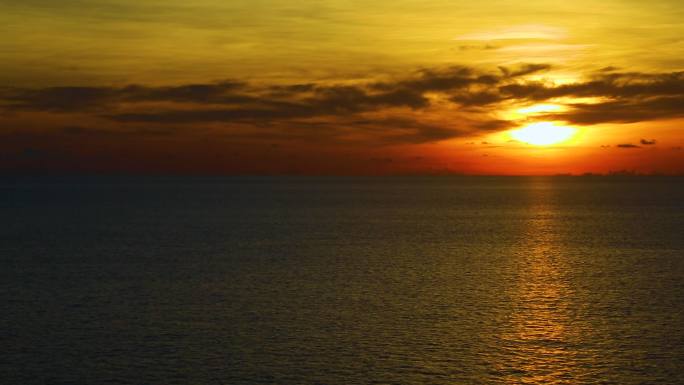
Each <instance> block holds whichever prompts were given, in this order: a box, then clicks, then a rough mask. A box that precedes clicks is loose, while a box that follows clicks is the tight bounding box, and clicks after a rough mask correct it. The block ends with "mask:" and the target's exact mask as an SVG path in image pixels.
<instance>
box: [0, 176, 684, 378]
mask: <svg viewBox="0 0 684 385" xmlns="http://www.w3.org/2000/svg"><path fill="white" fill-rule="evenodd" d="M0 216H1V218H2V220H1V221H0V268H1V269H0V382H1V383H2V384H17V385H23V384H110V383H111V384H117V383H121V384H159V385H166V384H371V383H373V384H619V385H630V384H684V179H682V178H679V179H678V178H666V177H649V178H646V177H626V178H569V177H557V178H541V177H540V178H505V177H503V178H502V177H498V178H497V177H434V178H418V177H405V178H404V177H401V178H399V177H396V178H375V179H374V178H90V179H88V178H61V179H60V178H20V179H17V178H15V179H7V178H5V179H0Z"/></svg>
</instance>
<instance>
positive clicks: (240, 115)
mask: <svg viewBox="0 0 684 385" xmlns="http://www.w3.org/2000/svg"><path fill="white" fill-rule="evenodd" d="M550 68H551V67H550V66H549V65H548V64H524V65H520V66H517V67H499V68H498V69H497V70H492V71H483V70H479V69H476V68H472V67H464V66H453V67H447V68H425V69H421V70H419V71H416V72H414V73H410V74H407V75H406V76H404V77H398V78H390V79H383V80H374V81H373V80H371V81H367V82H364V83H360V82H357V83H349V84H329V83H320V82H310V83H301V84H257V83H247V82H242V81H236V80H226V81H222V82H215V83H205V84H185V85H176V86H165V87H159V86H145V85H129V86H125V87H78V86H74V87H50V88H43V89H25V88H4V89H1V90H0V106H2V109H4V110H5V111H6V112H7V111H9V112H11V111H14V112H22V111H24V112H27V111H29V112H30V111H39V112H49V113H68V114H85V115H88V116H91V117H93V118H96V119H105V120H106V121H108V122H110V123H116V124H121V125H126V124H138V125H140V124H154V125H192V124H206V123H219V124H242V125H252V126H264V125H274V124H277V125H278V129H281V130H283V132H282V134H283V135H287V131H288V128H287V124H288V122H289V124H290V125H291V126H292V127H294V126H297V125H300V126H301V125H306V124H313V123H312V122H311V121H310V120H312V119H314V120H318V122H317V124H318V126H319V127H320V128H321V129H332V130H344V131H346V132H350V131H353V132H356V133H357V134H365V133H370V134H374V135H376V136H375V137H376V138H379V137H382V138H384V139H387V140H389V141H398V142H402V141H403V142H408V143H416V142H430V141H438V140H444V139H449V138H452V137H457V136H463V135H471V134H474V133H478V132H485V131H497V130H504V129H508V128H511V127H513V126H515V125H516V124H518V123H516V122H515V121H506V120H501V119H499V118H497V117H496V114H497V113H498V112H501V111H502V110H504V109H506V108H511V106H517V105H520V106H522V105H531V104H535V103H539V102H549V101H552V102H556V103H562V104H564V105H565V106H566V107H568V108H567V110H563V111H561V112H553V113H546V114H538V115H535V116H533V117H531V118H532V119H537V120H554V121H565V122H568V123H570V124H579V125H590V124H600V123H609V122H617V123H625V122H638V121H647V120H655V119H666V118H675V117H681V116H684V107H683V106H684V72H673V73H656V74H649V73H638V72H614V71H615V70H614V69H612V68H608V69H602V70H600V71H597V72H595V73H592V74H590V75H589V76H587V78H586V80H583V81H579V82H575V83H568V84H554V83H553V82H551V81H540V80H530V79H529V75H544V72H545V71H547V70H549V69H550ZM537 78H538V77H537ZM581 98H592V99H593V100H592V101H586V102H584V101H582V100H583V99H581ZM446 114H448V115H449V122H450V123H449V124H443V123H442V124H440V123H439V122H437V121H435V119H432V120H429V119H426V118H425V116H433V117H434V116H440V115H441V116H444V115H446ZM383 131H384V132H383ZM71 134H74V132H72V133H71ZM641 144H642V145H651V144H655V141H652V142H651V141H648V140H646V139H643V140H642V141H641ZM619 147H623V148H626V147H629V146H628V145H619Z"/></svg>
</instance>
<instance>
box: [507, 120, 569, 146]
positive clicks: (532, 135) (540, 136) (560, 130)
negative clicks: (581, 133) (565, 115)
mask: <svg viewBox="0 0 684 385" xmlns="http://www.w3.org/2000/svg"><path fill="white" fill-rule="evenodd" d="M576 131H577V130H576V129H574V128H572V127H567V126H556V125H555V124H553V123H551V122H541V123H533V124H529V125H527V126H525V127H523V128H521V129H518V130H514V131H511V132H510V135H511V136H512V137H513V138H514V139H516V140H519V141H521V142H525V143H529V144H534V145H537V146H546V145H550V144H556V143H560V142H563V141H565V140H568V139H570V138H571V137H572V136H573V135H574V134H575V132H576Z"/></svg>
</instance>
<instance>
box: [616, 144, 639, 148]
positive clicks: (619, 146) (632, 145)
mask: <svg viewBox="0 0 684 385" xmlns="http://www.w3.org/2000/svg"><path fill="white" fill-rule="evenodd" d="M616 147H618V148H639V146H637V145H636V144H632V143H620V144H618V145H617V146H616Z"/></svg>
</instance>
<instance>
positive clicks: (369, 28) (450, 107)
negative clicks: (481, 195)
mask: <svg viewBox="0 0 684 385" xmlns="http://www.w3.org/2000/svg"><path fill="white" fill-rule="evenodd" d="M682 20H684V3H682V2H681V1H679V0H667V1H665V0H662V1H648V2H644V1H636V0H622V1H601V2H596V1H585V0H576V1H526V2H519V1H491V0H485V1H453V0H452V1H417V0H410V1H408V0H403V1H402V0H394V1H360V0H344V1H343V0H337V1H296V0H290V1H276V0H262V1H259V0H252V1H235V0H234V1H230V2H227V1H218V0H213V1H210V0H198V1H193V2H191V3H190V2H187V1H179V0H165V1H161V0H147V1H132V0H118V1H114V0H110V1H108V0H90V1H86V0H63V1H59V2H56V1H53V0H23V1H21V2H17V1H3V0H0V33H2V36H3V38H2V39H0V57H1V58H2V60H0V137H1V138H2V140H1V142H2V144H0V151H1V152H0V161H2V165H0V171H3V172H19V173H21V172H134V173H138V172H143V173H209V174H213V173H218V174H232V173H240V174H245V173H247V174H249V173H258V174H264V173H265V174H270V173H277V174H282V173H296V174H394V173H472V174H555V173H575V174H578V173H584V172H598V173H605V172H610V171H615V170H634V171H637V172H643V173H651V172H658V173H684V151H683V150H682V147H683V146H684V73H683V72H682V71H683V70H684V22H682ZM521 132H522V134H521ZM565 134H567V135H565ZM563 135H565V136H563ZM549 138H550V139H549ZM535 143H537V144H535Z"/></svg>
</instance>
